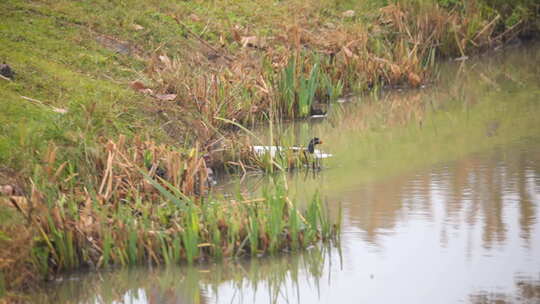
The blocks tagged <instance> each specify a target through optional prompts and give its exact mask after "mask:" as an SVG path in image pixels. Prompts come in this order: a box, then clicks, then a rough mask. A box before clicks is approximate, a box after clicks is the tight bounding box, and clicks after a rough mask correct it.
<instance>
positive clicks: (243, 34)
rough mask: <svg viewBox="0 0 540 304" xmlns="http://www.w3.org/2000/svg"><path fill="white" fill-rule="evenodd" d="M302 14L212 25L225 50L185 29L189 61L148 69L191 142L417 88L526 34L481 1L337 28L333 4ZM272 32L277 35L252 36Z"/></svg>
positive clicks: (407, 10) (347, 21)
mask: <svg viewBox="0 0 540 304" xmlns="http://www.w3.org/2000/svg"><path fill="white" fill-rule="evenodd" d="M261 5H263V6H264V5H267V3H261ZM290 5H292V6H294V5H295V4H290ZM325 9H326V10H325ZM295 10H297V11H296V13H293V14H292V15H282V16H281V15H279V16H274V17H276V18H263V19H262V21H260V22H259V23H255V24H253V27H254V28H255V29H252V30H251V31H250V30H249V29H248V28H244V27H241V26H239V25H235V27H234V28H233V29H232V30H230V31H227V30H226V29H227V28H228V27H227V26H226V25H224V24H220V23H219V22H217V23H212V24H211V25H208V24H207V26H209V29H207V30H208V31H214V32H215V33H216V35H217V36H219V37H220V40H219V44H220V46H218V45H217V44H216V41H212V40H211V39H210V40H208V41H207V40H205V39H204V37H200V36H198V35H197V34H195V33H193V32H192V31H191V30H189V29H187V27H186V25H185V24H181V25H182V27H183V28H184V29H186V31H187V33H188V34H190V35H189V37H191V40H192V42H193V43H192V44H191V49H190V52H189V54H172V55H171V56H176V57H174V59H170V58H169V57H168V56H167V55H166V54H165V53H164V52H163V51H161V50H160V51H159V52H161V53H160V54H156V55H154V56H152V58H151V60H150V61H149V62H150V64H149V68H148V69H147V70H148V71H149V73H148V75H149V77H150V79H151V80H152V81H153V82H154V83H156V84H157V86H158V90H160V91H161V92H164V93H172V94H175V95H176V96H177V97H176V99H175V101H174V102H171V103H172V104H173V105H172V106H171V103H167V104H166V106H165V107H164V109H165V111H167V112H169V113H176V115H173V116H174V118H173V119H170V121H171V123H181V124H183V125H184V126H190V127H189V130H187V131H188V132H191V133H193V135H194V136H195V137H196V138H198V140H199V141H200V142H202V143H206V144H209V143H212V142H214V141H215V140H216V139H217V138H219V137H220V135H222V132H224V131H226V130H228V129H229V128H230V127H231V126H232V125H231V124H228V123H225V122H224V120H223V119H225V120H229V121H234V122H237V123H240V124H242V125H244V126H248V125H253V124H256V123H258V122H260V121H261V120H262V119H265V120H267V119H270V120H278V119H283V118H301V117H306V116H308V115H310V114H312V113H313V112H316V111H314V104H328V103H329V102H331V101H332V100H335V99H336V98H337V97H339V96H340V95H341V94H343V93H345V92H359V91H364V90H367V89H369V88H378V87H381V86H386V85H390V86H394V85H409V86H411V87H417V86H420V85H421V84H422V83H425V82H426V81H427V80H429V78H430V75H431V72H432V71H433V67H434V65H435V61H436V58H438V57H447V56H465V55H467V54H470V53H471V52H474V51H477V50H482V49H485V48H487V47H492V46H494V45H497V44H499V43H501V42H502V41H504V40H505V39H510V38H511V37H514V36H515V35H516V33H519V30H520V28H519V24H514V25H512V26H507V27H502V26H501V22H502V19H503V17H501V15H500V14H498V13H497V10H496V9H494V8H491V9H488V8H486V6H485V5H484V4H482V3H481V2H477V1H472V3H471V4H467V7H466V8H465V7H463V8H462V7H460V6H459V5H458V4H452V5H451V4H449V3H443V4H440V3H439V2H437V1H425V2H424V1H401V2H396V3H393V4H390V5H386V6H382V7H381V8H380V9H378V10H375V11H372V14H370V15H369V16H364V17H363V18H361V17H354V16H353V17H345V18H343V17H341V18H339V19H338V18H336V16H333V15H332V14H333V13H335V12H328V11H327V4H324V3H322V4H317V5H299V7H295ZM322 12H325V13H324V14H323V13H322ZM325 14H330V15H325ZM282 18H287V19H292V20H294V22H285V20H284V19H282ZM177 20H178V18H177ZM328 20H332V21H334V22H335V23H328V22H326V23H324V22H325V21H328ZM267 27H270V28H276V29H278V30H276V31H268V32H267V35H265V36H261V35H255V34H254V33H253V31H254V30H256V29H263V28H267ZM502 29H504V30H502ZM190 109H191V110H190ZM322 111H323V112H324V111H325V109H323V110H322ZM220 118H222V119H220ZM186 129H187V128H186Z"/></svg>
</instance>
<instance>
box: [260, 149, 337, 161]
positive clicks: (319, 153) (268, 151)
mask: <svg viewBox="0 0 540 304" xmlns="http://www.w3.org/2000/svg"><path fill="white" fill-rule="evenodd" d="M251 148H252V150H253V152H254V153H255V154H257V155H259V156H263V155H265V154H269V155H270V157H272V158H274V157H276V154H277V153H279V152H281V151H284V150H285V148H283V147H281V146H251ZM287 149H288V150H293V151H307V149H306V148H303V147H289V148H287ZM312 155H313V157H314V158H318V159H323V158H329V157H332V154H329V153H325V152H323V151H321V150H319V149H315V151H313V154H312Z"/></svg>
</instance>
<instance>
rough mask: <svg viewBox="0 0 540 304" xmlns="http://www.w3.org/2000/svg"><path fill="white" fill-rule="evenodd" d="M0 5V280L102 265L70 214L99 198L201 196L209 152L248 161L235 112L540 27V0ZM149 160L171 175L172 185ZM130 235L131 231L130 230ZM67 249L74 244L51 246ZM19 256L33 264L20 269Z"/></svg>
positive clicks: (266, 115)
mask: <svg viewBox="0 0 540 304" xmlns="http://www.w3.org/2000/svg"><path fill="white" fill-rule="evenodd" d="M0 8H1V12H2V13H0V14H1V16H2V18H3V20H4V22H3V24H2V25H1V27H2V31H1V32H2V34H1V36H0V39H1V42H2V43H1V46H0V58H1V60H3V61H5V62H6V63H7V64H8V65H9V66H10V67H11V69H12V70H13V71H14V72H15V75H14V77H13V78H12V79H11V78H7V79H0V89H1V90H2V92H4V94H3V97H2V104H3V107H2V109H1V110H0V122H1V125H2V126H1V128H2V132H1V135H0V161H1V167H0V185H2V186H3V188H2V189H3V190H4V191H3V192H4V196H5V197H4V198H2V199H3V201H5V202H6V204H4V206H3V207H1V208H2V209H1V210H0V211H1V213H0V215H1V216H2V217H3V219H4V220H3V221H2V227H1V229H2V230H1V234H0V237H1V239H2V242H3V243H4V245H3V246H2V247H3V254H2V255H0V258H1V260H0V266H1V268H2V269H3V270H4V271H3V276H4V280H0V281H3V282H4V283H1V284H0V290H1V289H4V288H3V287H2V285H4V286H7V288H8V289H12V288H16V287H18V286H24V285H25V283H27V282H30V280H28V279H29V278H38V277H47V276H48V275H43V274H44V273H46V272H47V271H42V270H43V269H41V268H40V267H45V266H47V267H46V270H47V269H54V271H53V273H54V272H55V271H56V270H59V269H63V267H61V265H68V266H69V265H72V266H77V265H79V263H80V264H90V261H92V263H94V264H99V259H100V256H99V250H98V253H97V254H96V253H88V252H86V251H85V250H82V248H86V247H84V246H81V247H78V246H80V245H81V243H78V242H74V241H73V239H70V238H74V237H75V236H74V235H73V234H71V236H70V233H68V232H69V231H68V230H67V229H65V228H66V227H67V226H66V223H69V225H73V231H74V232H73V233H75V235H78V234H79V230H80V225H86V223H84V219H85V218H86V219H88V217H86V215H85V212H89V211H88V209H87V208H89V207H88V206H90V205H91V206H92V207H93V206H94V205H95V206H102V207H100V208H103V209H104V210H107V212H109V209H110V210H113V211H111V212H117V211H118V212H119V210H121V209H122V208H120V209H118V208H119V206H120V205H122V204H124V203H126V204H127V205H130V204H136V203H137V202H138V199H139V200H140V201H139V202H144V204H147V205H145V206H146V207H148V206H151V204H159V203H162V202H164V201H174V199H175V198H176V197H178V196H180V197H182V199H181V200H182V202H184V201H189V200H191V199H194V200H196V201H197V200H198V199H197V197H198V196H199V195H200V194H201V193H204V190H205V189H204V187H205V182H204V181H205V179H206V178H207V174H208V172H209V171H208V170H207V167H209V166H221V165H223V163H224V161H225V160H234V161H238V153H237V152H238V151H239V150H241V148H239V147H237V146H236V144H235V143H234V142H233V141H231V140H229V139H230V138H231V136H233V135H234V131H235V129H236V128H238V126H237V125H242V126H245V127H250V126H251V125H253V124H254V123H256V122H260V121H261V120H265V119H266V120H278V118H279V119H287V118H298V117H304V116H307V115H309V114H310V113H311V112H313V111H314V109H315V108H322V109H324V105H325V104H327V103H328V102H332V101H333V100H335V99H336V98H337V97H339V96H340V95H342V94H343V93H345V92H354V93H357V92H361V91H365V90H369V89H371V90H377V88H380V87H382V86H385V85H391V86H393V85H410V86H413V87H414V86H419V85H420V84H422V83H424V82H426V81H428V80H430V79H431V78H430V76H431V72H432V69H433V67H434V66H435V64H436V61H437V60H438V59H439V58H444V57H463V56H465V55H468V54H471V53H474V52H478V51H482V50H485V49H488V48H493V47H496V46H498V45H502V44H504V43H505V42H506V41H512V40H515V39H517V38H518V37H527V36H530V35H533V33H535V32H536V31H537V30H538V24H537V23H538V20H537V14H538V7H537V5H536V6H535V4H534V3H533V2H528V1H520V2H518V3H516V4H514V6H508V5H507V4H501V5H499V6H498V5H496V4H491V5H488V4H486V3H484V2H482V1H478V2H473V3H472V4H470V5H467V6H463V5H462V4H461V3H457V2H456V3H454V2H452V1H444V3H443V2H440V3H439V2H430V3H422V4H419V3H416V2H415V1H403V2H400V3H398V4H395V5H383V4H382V3H378V2H376V1H374V2H368V4H362V6H355V5H354V4H352V3H346V4H337V3H334V2H322V3H321V2H317V3H311V2H307V3H306V2H294V1H292V2H279V3H274V2H270V1H260V2H248V1H247V2H235V3H234V4H231V3H224V2H223V3H211V4H209V3H198V2H182V3H176V2H172V1H171V2H163V1H161V2H159V4H151V3H147V2H146V1H134V2H133V3H131V4H130V5H129V6H128V5H120V4H112V3H110V2H108V1H96V2H95V3H92V4H88V3H80V2H76V3H73V2H71V1H56V2H54V3H52V2H51V3H48V2H37V1H36V2H28V1H9V2H6V3H2V4H0ZM291 8H294V9H291ZM5 77H7V76H5ZM314 104H317V105H320V106H314ZM323 111H324V110H323ZM231 122H234V123H231ZM233 146H234V147H233ZM220 151H230V152H228V153H227V154H225V155H224V154H222V152H220ZM235 151H236V152H235ZM203 156H206V158H203ZM141 170H142V171H144V172H145V173H146V174H147V176H149V177H152V178H155V179H156V180H159V178H163V179H164V180H166V181H167V182H168V183H171V184H172V187H170V188H169V191H172V192H173V193H172V194H173V195H172V196H170V197H168V195H167V194H166V193H167V192H163V191H161V190H160V189H159V186H160V185H162V184H158V183H156V184H154V183H152V182H150V179H149V178H147V176H145V175H143V174H142V173H141ZM161 182H163V183H164V181H161ZM5 186H9V187H5ZM173 189H178V190H179V192H178V193H174V190H173ZM183 195H185V197H183ZM6 197H7V198H6ZM173 197H174V198H173ZM186 198H188V199H186ZM120 202H122V204H121V203H120ZM127 202H131V203H127ZM25 204H27V206H25ZM12 206H15V207H16V208H17V209H13V208H12ZM85 206H86V207H85ZM198 206H199V207H200V206H204V204H202V203H198ZM146 207H144V208H143V209H145V208H146ZM115 208H116V209H115ZM148 208H150V207H148ZM85 210H86V211H85ZM231 210H236V208H232V209H231ZM132 211H133V210H132ZM134 212H135V213H137V214H138V213H139V212H142V211H141V210H134ZM119 214H120V213H118V214H110V213H106V214H105V215H103V216H104V217H105V218H111V217H112V218H114V217H115V216H117V215H119ZM185 214H192V213H189V212H188V213H185ZM240 216H243V215H240ZM40 217H43V218H42V219H41V220H39V221H38V222H34V220H37V218H40ZM97 217H98V216H91V217H90V218H92V219H93V220H94V219H95V218H97ZM178 220H181V221H183V220H185V218H179V219H178ZM51 221H53V222H54V224H52V225H51V224H50V222H51ZM233 221H234V219H233ZM113 222H114V220H113ZM23 223H24V224H23ZM105 223H107V222H106V221H105ZM166 223H168V222H166ZM166 223H165V224H163V223H161V222H160V224H163V225H164V226H167V224H166ZM22 225H24V227H25V228H28V229H21V228H22V227H21V226H22ZM69 225H68V226H69ZM78 225H79V226H78ZM89 225H91V223H90V224H89ZM45 226H46V228H47V229H44V227H45ZM57 228H60V230H55V229H57ZM167 228H168V227H167ZM40 229H41V230H40ZM145 229H146V228H144V229H143V230H142V231H143V232H145V233H146V232H147V231H146V230H145ZM135 230H138V228H137V229H135ZM126 231H127V230H126ZM64 233H66V234H64ZM126 233H127V232H126ZM130 235H131V237H133V234H132V233H131V234H130V233H127V234H123V235H122V237H120V239H123V240H124V241H123V242H125V244H129V239H130ZM79 236H81V237H82V238H81V239H84V238H86V237H87V236H85V235H84V234H80V235H79ZM105 236H106V234H105V235H103V239H105ZM53 237H56V238H58V239H57V240H55V241H52V242H51V241H49V242H48V241H47V240H51V239H53ZM66 240H69V241H66ZM165 243H166V244H173V242H172V241H171V242H169V241H165ZM62 244H64V245H65V248H63V249H60V248H62V246H64V245H62ZM70 244H71V245H70ZM70 246H74V247H70ZM85 246H89V247H88V248H91V247H93V244H92V242H89V243H86V245H85ZM126 246H127V245H126ZM43 248H49V249H43ZM51 248H53V250H50V249H51ZM101 248H102V247H101ZM41 249H43V250H45V251H40V250H41ZM47 250H50V251H47ZM58 250H66V252H67V256H72V257H70V258H59V257H58V256H54V255H55V253H54V252H56V251H58ZM70 251H71V252H72V253H69V252H70ZM73 252H77V253H78V254H80V257H82V259H81V260H73V256H74V255H73ZM136 252H138V251H136ZM75 256H77V255H75ZM119 256H122V255H119ZM101 257H103V254H102V255H101ZM133 259H134V261H139V258H138V256H137V254H135V256H134V257H133ZM105 264H106V263H105ZM120 264H122V263H120ZM15 265H17V266H18V267H19V266H21V265H25V267H23V268H17V269H25V270H23V271H21V272H19V273H14V272H12V271H10V270H9V269H14V268H13V267H15ZM51 266H52V268H51ZM67 268H70V267H67ZM36 274H40V275H36ZM15 275H17V276H19V277H18V278H14V277H11V276H15Z"/></svg>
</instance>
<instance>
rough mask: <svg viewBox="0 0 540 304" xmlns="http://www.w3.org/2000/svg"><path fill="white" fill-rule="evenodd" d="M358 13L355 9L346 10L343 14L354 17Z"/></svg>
mask: <svg viewBox="0 0 540 304" xmlns="http://www.w3.org/2000/svg"><path fill="white" fill-rule="evenodd" d="M355 14H356V13H355V12H354V11H353V10H348V11H344V12H343V13H342V14H341V16H343V17H347V18H351V17H354V15H355Z"/></svg>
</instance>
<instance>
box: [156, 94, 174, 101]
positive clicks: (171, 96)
mask: <svg viewBox="0 0 540 304" xmlns="http://www.w3.org/2000/svg"><path fill="white" fill-rule="evenodd" d="M154 97H156V98H157V99H159V100H163V101H171V100H174V99H175V98H176V94H156V95H154Z"/></svg>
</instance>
